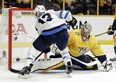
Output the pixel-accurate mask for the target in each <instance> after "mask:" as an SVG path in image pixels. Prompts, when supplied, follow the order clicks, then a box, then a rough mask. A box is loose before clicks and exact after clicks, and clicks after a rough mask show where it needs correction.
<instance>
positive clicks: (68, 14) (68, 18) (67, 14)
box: [56, 10, 72, 21]
mask: <svg viewBox="0 0 116 82" xmlns="http://www.w3.org/2000/svg"><path fill="white" fill-rule="evenodd" d="M56 15H57V16H58V17H59V18H61V19H65V20H66V21H71V20H72V14H71V12H70V11H68V10H66V11H65V10H60V11H56Z"/></svg>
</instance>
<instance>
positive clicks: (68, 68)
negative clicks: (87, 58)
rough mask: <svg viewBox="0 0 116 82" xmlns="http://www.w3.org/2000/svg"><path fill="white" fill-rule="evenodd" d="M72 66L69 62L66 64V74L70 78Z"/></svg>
mask: <svg viewBox="0 0 116 82" xmlns="http://www.w3.org/2000/svg"><path fill="white" fill-rule="evenodd" d="M72 70H73V69H72V65H71V62H67V66H66V74H68V75H69V76H70V73H72Z"/></svg>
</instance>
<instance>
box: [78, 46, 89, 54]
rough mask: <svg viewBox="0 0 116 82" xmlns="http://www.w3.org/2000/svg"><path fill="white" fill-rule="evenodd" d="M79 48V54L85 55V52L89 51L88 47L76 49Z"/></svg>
mask: <svg viewBox="0 0 116 82" xmlns="http://www.w3.org/2000/svg"><path fill="white" fill-rule="evenodd" d="M78 48H79V53H80V54H85V53H86V52H88V51H89V48H88V47H78Z"/></svg>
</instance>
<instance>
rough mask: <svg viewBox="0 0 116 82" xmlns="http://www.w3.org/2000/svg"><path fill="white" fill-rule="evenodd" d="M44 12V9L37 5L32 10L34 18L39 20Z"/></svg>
mask: <svg viewBox="0 0 116 82" xmlns="http://www.w3.org/2000/svg"><path fill="white" fill-rule="evenodd" d="M44 12H45V7H44V6H43V5H37V6H36V8H35V9H34V16H35V17H36V18H39V17H40V16H41V15H42V14H43V13H44Z"/></svg>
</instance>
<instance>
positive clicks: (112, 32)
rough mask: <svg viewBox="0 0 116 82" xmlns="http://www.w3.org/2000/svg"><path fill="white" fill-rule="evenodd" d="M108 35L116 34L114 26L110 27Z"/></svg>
mask: <svg viewBox="0 0 116 82" xmlns="http://www.w3.org/2000/svg"><path fill="white" fill-rule="evenodd" d="M107 34H108V35H113V34H114V30H112V25H110V26H109V28H108V31H107Z"/></svg>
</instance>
